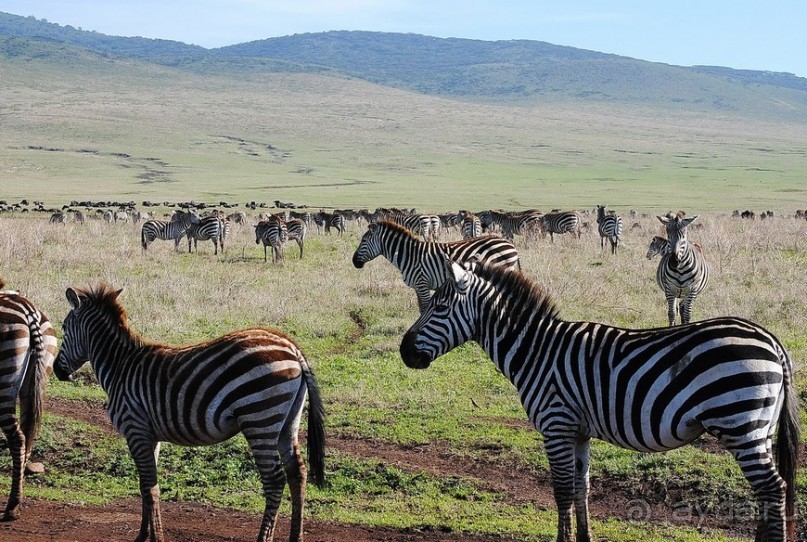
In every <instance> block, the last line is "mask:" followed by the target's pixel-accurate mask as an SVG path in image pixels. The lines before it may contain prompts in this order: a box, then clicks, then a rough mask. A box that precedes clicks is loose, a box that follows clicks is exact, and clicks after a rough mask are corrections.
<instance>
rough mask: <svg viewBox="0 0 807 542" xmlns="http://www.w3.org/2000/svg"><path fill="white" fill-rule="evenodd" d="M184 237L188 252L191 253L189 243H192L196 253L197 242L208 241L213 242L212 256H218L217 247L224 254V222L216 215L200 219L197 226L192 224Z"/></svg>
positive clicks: (225, 233)
mask: <svg viewBox="0 0 807 542" xmlns="http://www.w3.org/2000/svg"><path fill="white" fill-rule="evenodd" d="M185 235H186V236H187V237H188V252H191V243H193V250H194V251H196V250H197V243H198V242H199V241H207V240H210V241H212V242H213V254H214V255H218V253H219V247H221V253H222V254H224V241H225V239H226V238H227V225H226V221H225V220H224V219H223V218H221V217H220V216H218V215H209V216H206V217H204V218H202V219H201V220H199V223H198V224H193V225H192V226H191V227H190V228H188V231H186V232H185Z"/></svg>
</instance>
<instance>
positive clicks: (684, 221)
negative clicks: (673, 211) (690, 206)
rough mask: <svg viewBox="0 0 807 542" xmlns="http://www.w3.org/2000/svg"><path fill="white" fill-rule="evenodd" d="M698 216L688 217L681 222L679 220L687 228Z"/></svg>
mask: <svg viewBox="0 0 807 542" xmlns="http://www.w3.org/2000/svg"><path fill="white" fill-rule="evenodd" d="M698 216H699V215H695V216H693V217H690V218H684V219H683V220H681V222H682V223H683V225H684V226H689V225H690V224H692V223H693V222H695V219H696V218H698Z"/></svg>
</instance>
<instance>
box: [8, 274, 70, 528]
mask: <svg viewBox="0 0 807 542" xmlns="http://www.w3.org/2000/svg"><path fill="white" fill-rule="evenodd" d="M4 286H5V284H4V283H3V280H2V279H0V428H1V429H2V430H3V433H4V434H5V436H6V440H7V442H8V448H9V452H10V453H11V492H10V494H9V497H8V502H7V503H6V509H5V512H4V513H3V517H2V519H0V521H10V520H13V519H17V517H19V513H20V511H19V505H20V501H21V500H22V480H23V475H24V472H25V465H26V463H27V462H28V459H29V457H30V456H31V448H33V445H34V439H35V438H36V433H37V430H38V429H39V422H40V419H41V415H42V403H43V399H44V395H45V386H46V384H47V381H48V371H49V370H50V367H51V366H52V365H53V358H54V356H55V355H56V332H55V331H54V329H53V326H52V325H51V323H50V321H49V320H48V318H47V316H45V315H44V314H42V313H41V312H40V311H39V310H37V308H36V307H34V305H33V304H31V302H30V301H28V300H27V299H25V298H24V297H22V296H21V295H19V294H17V293H16V292H12V291H8V290H2V288H3V287H4ZM18 399H19V402H20V415H19V418H18V417H17V400H18Z"/></svg>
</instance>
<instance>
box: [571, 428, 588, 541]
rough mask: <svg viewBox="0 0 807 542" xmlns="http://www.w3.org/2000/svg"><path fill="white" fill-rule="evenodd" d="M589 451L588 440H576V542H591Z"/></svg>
mask: <svg viewBox="0 0 807 542" xmlns="http://www.w3.org/2000/svg"><path fill="white" fill-rule="evenodd" d="M590 449H591V441H590V440H589V439H585V440H578V441H577V443H576V446H575V448H574V455H575V476H574V511H575V517H576V519H577V542H591V529H590V528H589V524H588V523H589V517H588V490H589V478H588V467H589V455H590V454H589V451H590Z"/></svg>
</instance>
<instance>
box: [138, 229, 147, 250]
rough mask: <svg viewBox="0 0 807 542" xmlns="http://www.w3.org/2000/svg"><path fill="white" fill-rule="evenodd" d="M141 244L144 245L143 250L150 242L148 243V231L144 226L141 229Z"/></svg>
mask: <svg viewBox="0 0 807 542" xmlns="http://www.w3.org/2000/svg"><path fill="white" fill-rule="evenodd" d="M140 246H141V247H143V250H146V249H147V248H148V243H146V232H145V231H144V230H143V228H141V229H140Z"/></svg>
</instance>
